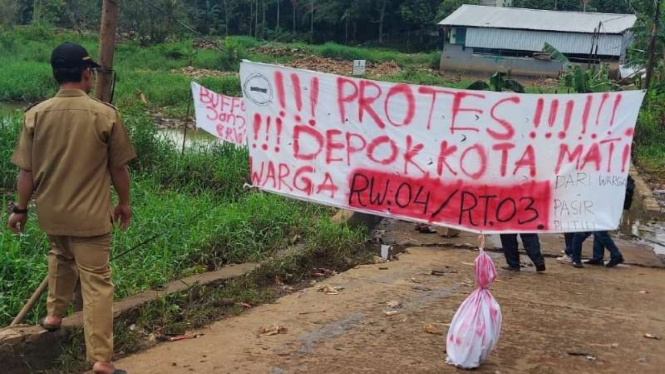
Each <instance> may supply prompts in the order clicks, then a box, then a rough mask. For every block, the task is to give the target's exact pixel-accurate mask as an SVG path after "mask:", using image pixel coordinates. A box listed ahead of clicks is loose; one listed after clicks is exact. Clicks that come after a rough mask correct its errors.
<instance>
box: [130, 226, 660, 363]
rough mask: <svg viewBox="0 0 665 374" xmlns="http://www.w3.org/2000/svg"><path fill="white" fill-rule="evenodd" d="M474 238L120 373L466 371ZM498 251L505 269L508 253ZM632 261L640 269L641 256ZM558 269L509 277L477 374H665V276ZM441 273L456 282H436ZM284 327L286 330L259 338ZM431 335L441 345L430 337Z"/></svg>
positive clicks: (297, 297) (501, 286)
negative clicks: (460, 325) (497, 330)
mask: <svg viewBox="0 0 665 374" xmlns="http://www.w3.org/2000/svg"><path fill="white" fill-rule="evenodd" d="M412 227H413V226H412V225H409V224H392V225H388V226H385V227H384V230H385V231H387V232H389V233H390V234H391V235H394V236H396V237H405V236H408V237H410V238H411V240H413V241H418V240H425V241H427V240H429V241H432V240H434V239H431V238H435V237H438V235H436V234H434V235H425V234H418V233H415V232H412V231H408V232H407V230H409V229H412ZM386 235H387V234H386ZM436 240H443V241H445V240H446V239H443V238H441V237H438V238H437V239H436ZM472 240H473V236H471V235H466V236H465V237H463V238H461V239H457V245H458V248H454V247H452V246H451V247H450V248H442V247H412V248H409V249H408V251H407V253H404V254H401V255H400V256H399V261H391V262H389V263H387V264H376V265H366V266H361V267H358V268H355V269H352V270H350V271H348V272H345V273H343V274H339V275H337V276H334V277H332V278H329V279H327V280H326V281H324V282H323V283H324V284H329V285H330V286H332V287H336V288H338V290H339V294H338V295H327V294H326V293H324V292H318V291H317V289H318V288H319V287H320V286H321V285H322V284H321V283H319V284H316V285H315V286H313V287H311V288H308V289H305V290H302V291H299V292H296V293H294V294H291V295H288V296H285V297H283V298H281V299H279V300H278V301H277V302H276V303H274V304H270V305H263V306H259V307H256V308H253V309H251V310H249V311H248V312H247V313H245V314H243V315H241V316H239V317H235V318H230V319H226V320H223V321H219V322H217V323H215V324H213V325H211V326H209V327H208V328H205V329H202V330H199V331H193V332H192V333H199V334H203V335H201V336H200V337H198V338H197V339H191V340H184V341H179V342H173V343H164V344H161V345H159V346H157V347H155V348H154V349H151V350H149V351H146V352H143V353H141V354H137V355H135V356H131V357H128V358H125V359H122V360H120V361H119V362H118V363H117V365H118V367H120V368H123V369H125V370H128V372H129V373H141V374H150V373H160V374H162V373H216V374H217V373H219V374H224V373H233V374H245V373H246V374H249V373H252V374H256V373H265V374H298V373H317V374H327V373H330V374H333V373H335V374H346V373H382V374H391V373H395V374H397V373H400V374H401V373H437V374H440V373H456V372H458V369H456V368H454V367H451V366H448V365H446V364H445V363H444V361H445V357H446V356H445V344H444V337H445V333H446V332H447V324H448V323H450V320H451V319H452V316H453V314H454V313H455V311H456V309H457V307H458V306H459V305H460V303H461V302H462V301H463V300H464V299H465V298H466V296H467V295H468V294H469V293H470V292H471V291H472V290H473V289H474V287H473V273H472V271H473V266H472V262H473V260H474V258H475V256H476V255H477V252H474V251H472V250H469V249H466V248H459V247H462V246H464V245H465V242H468V241H472ZM492 240H496V239H494V238H492ZM543 243H544V247H546V248H545V249H546V250H545V252H546V253H551V254H554V253H556V252H557V251H559V248H560V245H561V242H560V240H559V239H558V237H557V236H551V237H549V238H547V239H545V240H543ZM466 244H471V243H466ZM428 245H431V244H428ZM489 253H490V255H491V256H492V258H493V259H494V260H495V263H496V264H497V265H498V266H500V265H503V257H502V254H501V253H497V252H489ZM624 255H625V256H626V257H627V259H628V260H629V262H630V253H624ZM547 265H548V271H547V272H546V273H545V274H537V273H535V271H534V270H533V268H532V267H527V268H525V269H524V271H522V272H521V273H518V274H511V273H507V272H505V271H503V270H500V271H499V281H498V282H497V283H495V284H494V285H493V287H492V292H493V294H494V296H495V297H496V299H497V300H498V302H499V304H500V305H501V308H502V312H503V329H502V332H501V338H500V340H499V343H498V346H497V348H496V350H495V351H494V352H493V353H492V355H491V356H490V359H489V361H488V362H486V363H485V364H484V365H483V366H482V367H481V368H480V369H478V370H476V372H477V373H491V374H497V373H501V374H509V373H533V374H536V373H537V374H550V373H562V374H563V373H566V374H567V373H611V374H624V373H645V374H646V373H663V367H665V340H655V339H648V338H646V337H645V336H644V335H645V334H654V335H656V336H662V337H665V317H663V311H664V310H665V285H664V284H663V282H662V279H663V275H664V274H665V273H664V272H665V270H663V269H661V268H653V267H644V266H637V265H631V266H623V267H620V268H615V269H605V268H597V267H591V266H587V268H585V269H574V268H573V267H572V266H570V265H563V264H559V263H557V261H555V260H554V259H552V258H551V257H550V258H548V259H547ZM432 270H442V272H443V273H444V274H443V275H440V276H433V275H429V274H431V271H432ZM393 300H395V301H398V302H399V303H400V304H401V307H400V308H397V309H396V310H397V311H398V314H397V315H393V316H386V314H385V313H384V312H385V311H386V310H388V309H389V308H388V306H387V303H388V302H390V301H393ZM274 324H277V325H279V326H282V327H284V328H286V331H285V332H282V333H280V334H278V335H273V336H267V335H262V334H259V330H260V329H261V328H262V327H270V326H272V325H274ZM427 325H432V327H434V329H435V330H437V331H438V332H439V333H440V335H438V334H431V333H427V332H425V326H427ZM659 368H660V369H659Z"/></svg>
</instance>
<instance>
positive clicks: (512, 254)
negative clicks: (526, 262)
mask: <svg viewBox="0 0 665 374" xmlns="http://www.w3.org/2000/svg"><path fill="white" fill-rule="evenodd" d="M500 236H501V246H502V247H503V255H504V256H505V257H506V263H507V264H508V266H509V267H511V268H512V269H513V270H519V269H520V253H519V250H518V249H517V234H501V235H500Z"/></svg>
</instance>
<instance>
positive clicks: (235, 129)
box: [192, 82, 247, 146]
mask: <svg viewBox="0 0 665 374" xmlns="http://www.w3.org/2000/svg"><path fill="white" fill-rule="evenodd" d="M192 97H193V98H194V112H195V114H196V127H197V128H200V129H202V130H204V131H206V132H208V133H210V134H212V135H213V136H215V137H216V138H218V139H220V140H222V141H225V142H228V143H233V144H236V145H241V146H245V145H247V121H246V120H245V101H244V100H243V98H241V97H231V96H225V95H222V94H218V93H217V92H214V91H211V90H209V89H207V88H205V87H203V86H201V85H200V84H198V83H196V82H192Z"/></svg>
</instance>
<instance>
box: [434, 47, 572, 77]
mask: <svg viewBox="0 0 665 374" xmlns="http://www.w3.org/2000/svg"><path fill="white" fill-rule="evenodd" d="M441 70H443V71H448V70H453V71H461V72H468V73H483V74H485V73H490V74H491V73H494V72H496V71H499V70H503V71H506V70H510V71H511V73H512V74H514V75H522V76H533V77H543V76H546V77H557V76H558V75H559V73H560V72H561V71H562V70H563V66H562V65H561V63H559V62H556V61H541V60H536V59H533V58H526V57H502V56H489V55H478V54H474V53H473V48H465V47H464V46H461V45H446V46H445V48H444V49H443V53H442V54H441Z"/></svg>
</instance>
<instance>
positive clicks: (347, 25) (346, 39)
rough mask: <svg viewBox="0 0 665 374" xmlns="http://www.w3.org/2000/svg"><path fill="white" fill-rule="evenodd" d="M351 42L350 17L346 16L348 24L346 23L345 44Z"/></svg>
mask: <svg viewBox="0 0 665 374" xmlns="http://www.w3.org/2000/svg"><path fill="white" fill-rule="evenodd" d="M348 44H349V17H346V24H345V25H344V45H348Z"/></svg>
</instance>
